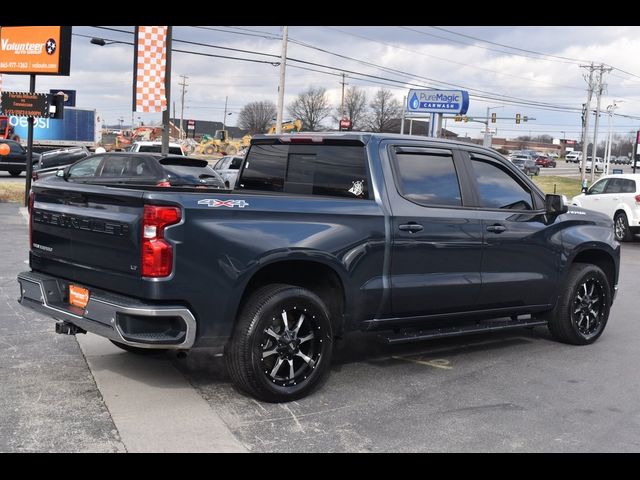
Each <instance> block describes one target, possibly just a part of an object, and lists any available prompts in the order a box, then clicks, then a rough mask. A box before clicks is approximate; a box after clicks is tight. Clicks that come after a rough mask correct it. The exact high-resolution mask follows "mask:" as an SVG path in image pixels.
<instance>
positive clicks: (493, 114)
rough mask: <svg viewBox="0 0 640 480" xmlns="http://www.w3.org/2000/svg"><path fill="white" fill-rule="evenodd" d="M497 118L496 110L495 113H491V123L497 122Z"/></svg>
mask: <svg viewBox="0 0 640 480" xmlns="http://www.w3.org/2000/svg"><path fill="white" fill-rule="evenodd" d="M496 118H497V115H496V113H495V112H494V113H492V114H491V123H496Z"/></svg>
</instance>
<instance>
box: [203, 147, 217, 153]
mask: <svg viewBox="0 0 640 480" xmlns="http://www.w3.org/2000/svg"><path fill="white" fill-rule="evenodd" d="M214 153H216V148H215V147H214V146H213V145H207V146H206V147H204V154H205V155H213V154H214Z"/></svg>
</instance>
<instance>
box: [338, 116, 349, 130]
mask: <svg viewBox="0 0 640 480" xmlns="http://www.w3.org/2000/svg"><path fill="white" fill-rule="evenodd" d="M350 128H351V120H349V119H348V118H343V119H342V120H340V130H349V129H350Z"/></svg>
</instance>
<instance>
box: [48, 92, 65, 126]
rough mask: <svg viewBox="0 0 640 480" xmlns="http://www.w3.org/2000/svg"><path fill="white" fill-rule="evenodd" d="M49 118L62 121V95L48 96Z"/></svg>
mask: <svg viewBox="0 0 640 480" xmlns="http://www.w3.org/2000/svg"><path fill="white" fill-rule="evenodd" d="M48 97H49V118H55V119H58V120H62V119H63V118H64V95H60V94H57V95H48Z"/></svg>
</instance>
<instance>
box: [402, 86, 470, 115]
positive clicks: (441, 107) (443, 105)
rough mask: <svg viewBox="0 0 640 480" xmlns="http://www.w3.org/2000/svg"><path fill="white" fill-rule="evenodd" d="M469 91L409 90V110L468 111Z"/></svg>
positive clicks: (411, 111)
mask: <svg viewBox="0 0 640 480" xmlns="http://www.w3.org/2000/svg"><path fill="white" fill-rule="evenodd" d="M468 108H469V93H468V92H465V91H464V90H413V89H412V90H409V95H407V112H410V113H467V109H468Z"/></svg>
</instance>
